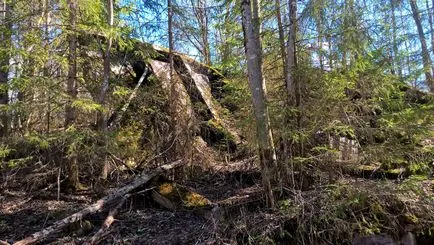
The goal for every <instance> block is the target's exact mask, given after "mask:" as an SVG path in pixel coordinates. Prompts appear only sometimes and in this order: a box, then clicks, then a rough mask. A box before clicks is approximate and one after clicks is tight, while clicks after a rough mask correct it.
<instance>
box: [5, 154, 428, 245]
mask: <svg viewBox="0 0 434 245" xmlns="http://www.w3.org/2000/svg"><path fill="white" fill-rule="evenodd" d="M249 161H250V162H251V161H254V158H250V159H247V160H244V161H238V162H229V163H221V164H220V165H216V166H214V167H213V168H212V169H210V170H209V171H208V172H202V173H201V174H200V175H199V176H196V177H194V178H191V179H190V180H185V181H183V182H182V184H183V185H184V186H187V187H188V188H189V189H191V190H192V191H194V192H197V193H199V194H201V195H203V196H205V197H206V198H208V199H209V200H210V201H211V202H213V203H222V202H226V201H227V200H231V202H232V201H233V202H232V204H231V205H228V206H226V207H225V209H224V210H223V211H222V212H223V214H221V215H220V216H218V217H217V218H216V216H213V215H210V213H209V212H201V211H195V210H189V211H186V210H183V211H170V210H167V209H165V208H163V207H161V206H159V205H158V204H156V203H153V202H149V200H146V199H147V198H149V195H146V194H144V195H143V196H141V195H138V196H135V197H133V198H131V199H130V200H129V201H128V202H127V203H126V204H125V205H124V206H123V208H122V210H121V212H119V214H118V215H116V217H115V219H116V220H115V222H114V223H113V225H112V226H111V227H110V228H109V230H108V231H107V232H105V233H104V235H103V239H102V240H101V241H102V242H101V244H268V243H271V242H270V241H271V240H269V239H273V240H274V242H275V243H277V244H297V242H290V241H291V239H296V238H297V239H298V238H300V234H301V233H302V232H305V233H306V234H301V236H302V237H306V239H308V240H307V241H309V239H312V241H317V240H316V239H323V237H321V235H315V234H313V233H312V234H310V233H309V231H306V230H305V229H307V228H309V229H317V230H318V231H319V232H324V233H327V230H329V229H330V228H332V227H333V228H332V230H333V229H335V230H333V231H332V232H330V234H329V235H327V237H328V238H327V239H330V240H329V241H336V239H343V238H344V237H354V236H355V234H352V233H351V232H352V231H351V229H353V230H358V232H365V233H368V234H369V233H380V232H381V233H382V232H384V231H385V230H386V231H387V229H389V232H388V233H389V234H390V233H392V235H393V236H394V238H396V239H399V237H400V236H401V234H403V233H404V232H406V231H412V232H415V231H421V230H423V231H425V229H426V227H430V226H431V229H433V228H434V218H433V217H434V215H432V213H433V212H434V211H433V208H432V207H433V200H434V199H432V197H433V196H434V193H433V188H434V182H433V180H431V179H423V180H419V181H417V183H416V184H414V182H411V183H410V182H409V183H406V182H405V181H404V182H402V181H400V182H398V181H395V180H378V179H366V178H360V177H356V176H350V175H340V176H339V177H337V178H334V180H333V183H330V182H329V180H324V179H323V180H321V177H318V176H317V177H316V179H315V180H314V181H312V182H311V183H310V186H307V187H303V188H302V189H300V190H295V189H294V190H288V192H289V193H291V194H289V195H288V194H286V195H283V196H281V197H280V201H279V203H278V205H279V206H278V209H277V210H273V211H272V210H269V209H267V208H266V207H265V205H264V203H263V200H264V198H263V197H262V196H261V195H262V192H261V188H260V186H259V183H260V172H259V170H258V169H256V168H255V167H247V166H253V164H251V163H248V162H249ZM3 176H5V174H3ZM23 179H24V178H23ZM403 183H404V184H405V185H403ZM332 186H334V187H332ZM336 186H340V187H339V188H336ZM17 187H19V185H15V188H5V189H4V190H2V191H1V192H0V240H3V241H8V242H9V243H13V242H14V241H17V240H20V239H22V238H24V237H26V236H28V235H30V234H32V233H34V232H37V231H40V230H41V229H43V228H44V227H47V226H49V225H51V224H53V223H54V222H55V221H58V220H60V219H62V218H64V217H67V216H68V215H70V214H73V213H75V212H77V211H80V210H81V209H83V208H85V207H86V206H88V205H90V204H91V203H92V202H94V201H96V200H97V199H98V197H100V196H98V195H96V194H95V193H93V192H90V191H87V192H86V191H84V192H82V193H75V194H73V195H70V194H61V195H60V196H59V197H60V199H59V200H57V198H58V196H57V195H58V194H57V190H56V188H51V189H48V190H46V191H43V192H41V191H39V192H37V194H35V192H29V193H26V192H22V191H19V190H20V188H17ZM405 188H409V189H417V193H419V194H415V193H416V192H413V191H411V193H410V192H408V191H407V190H408V189H405ZM330 190H333V193H332V194H330V193H331V191H330ZM420 193H423V194H420ZM363 195H366V196H363ZM234 200H235V201H234ZM238 200H241V201H238ZM341 209H342V210H341ZM342 212H343V213H345V215H346V214H347V213H350V214H351V217H354V219H353V218H349V220H342V219H343V218H342V217H339V215H342ZM383 214H384V217H383V216H382V215H383ZM106 215H107V213H98V214H95V215H91V216H90V217H86V219H85V220H83V221H82V222H80V224H76V226H78V227H70V228H68V229H66V230H63V231H62V233H61V234H57V235H56V237H53V238H52V239H50V240H47V241H44V244H83V243H85V242H86V241H88V240H89V239H90V238H91V237H92V236H93V234H94V233H95V232H96V231H98V230H99V228H100V227H101V223H102V222H103V220H104V219H105V217H106ZM350 219H351V220H350ZM318 220H321V222H323V223H321V224H317V222H318ZM378 220H380V221H378ZM329 226H331V227H329ZM354 226H361V227H359V228H362V227H363V229H368V228H369V229H372V230H370V231H369V230H368V231H367V230H361V229H359V228H354ZM321 229H323V230H321ZM292 232H294V233H293V234H291V233H292ZM345 232H348V234H347V233H345ZM341 233H345V234H341ZM394 233H396V234H394ZM420 234H421V235H420V236H419V237H420V239H419V243H418V244H432V243H430V242H433V241H434V240H432V238H430V237H431V235H429V238H428V239H427V233H426V232H423V233H420ZM339 236H342V237H339ZM303 239H304V238H303ZM292 241H295V240H292ZM349 241H350V240H342V243H348V242H349ZM426 241H427V242H426ZM326 243H327V242H326V240H323V241H322V242H318V244H326ZM307 244H309V243H307Z"/></svg>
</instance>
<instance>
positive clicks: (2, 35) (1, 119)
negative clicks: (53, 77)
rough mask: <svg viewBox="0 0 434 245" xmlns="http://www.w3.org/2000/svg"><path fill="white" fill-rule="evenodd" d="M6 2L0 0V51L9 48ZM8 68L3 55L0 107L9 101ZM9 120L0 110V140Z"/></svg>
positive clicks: (4, 134)
mask: <svg viewBox="0 0 434 245" xmlns="http://www.w3.org/2000/svg"><path fill="white" fill-rule="evenodd" d="M6 2H7V0H2V1H1V2H0V4H1V6H0V26H2V27H1V28H2V29H3V30H0V49H9V48H11V33H10V31H11V28H10V27H11V23H10V22H9V21H8V15H9V13H8V12H9V6H8V5H7V3H6ZM8 67H9V56H8V55H4V56H2V57H0V86H1V87H2V88H0V91H1V92H0V105H7V104H8V101H9V96H8V89H7V87H8V71H9V69H8ZM8 125H9V118H8V115H7V111H6V110H5V108H1V111H0V138H1V137H5V136H6V135H7V131H8V127H9V126H8Z"/></svg>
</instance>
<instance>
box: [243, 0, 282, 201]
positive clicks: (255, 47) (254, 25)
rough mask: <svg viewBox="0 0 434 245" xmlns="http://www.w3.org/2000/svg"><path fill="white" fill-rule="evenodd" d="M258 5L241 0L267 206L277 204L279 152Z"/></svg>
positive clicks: (255, 2)
mask: <svg viewBox="0 0 434 245" xmlns="http://www.w3.org/2000/svg"><path fill="white" fill-rule="evenodd" d="M255 5H256V6H255ZM257 5H258V2H257V0H252V1H250V0H243V1H241V11H242V22H243V33H244V48H245V52H246V58H247V70H248V77H249V85H250V91H251V93H252V100H253V108H254V112H255V118H256V130H257V140H258V148H259V157H260V161H261V171H262V183H263V185H264V189H265V194H266V197H267V203H268V206H269V207H274V197H273V191H272V186H271V182H272V178H273V173H274V171H275V169H276V153H275V149H274V144H273V136H272V133H271V128H270V119H269V114H268V107H267V98H266V93H265V91H266V89H265V82H264V77H263V74H262V47H261V42H260V37H259V27H260V21H259V19H258V18H257V17H258V16H259V14H258V13H252V9H253V11H258V7H257ZM253 17H256V18H253ZM274 181H275V180H274Z"/></svg>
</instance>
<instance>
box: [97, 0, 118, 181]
mask: <svg viewBox="0 0 434 245" xmlns="http://www.w3.org/2000/svg"><path fill="white" fill-rule="evenodd" d="M107 19H108V25H109V28H110V32H111V28H112V27H113V23H114V14H113V0H107ZM111 35H112V34H111V33H109V35H108V38H107V44H106V50H105V52H104V67H103V69H104V70H103V79H102V84H101V90H100V94H99V98H98V103H99V104H100V105H102V107H103V108H104V105H105V102H106V101H105V100H106V97H107V91H108V89H109V80H110V61H111V58H110V50H111V48H112V43H113V38H112V36H111ZM97 124H98V129H99V130H100V132H102V133H103V134H105V133H107V129H108V125H107V113H106V112H105V111H104V110H100V111H98V122H97ZM103 137H104V138H103V146H104V147H107V139H105V135H103ZM103 151H105V149H104V150H103ZM101 157H102V162H103V166H102V171H101V179H102V180H106V179H107V177H108V172H109V171H110V165H109V162H108V161H107V153H106V152H102V156H101Z"/></svg>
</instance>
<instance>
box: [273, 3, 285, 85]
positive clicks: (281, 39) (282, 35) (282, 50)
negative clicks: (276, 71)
mask: <svg viewBox="0 0 434 245" xmlns="http://www.w3.org/2000/svg"><path fill="white" fill-rule="evenodd" d="M280 1H281V0H275V1H274V4H275V8H276V10H275V11H276V18H277V27H278V30H279V44H280V55H281V57H282V63H283V76H284V80H285V84H288V81H286V80H287V79H288V62H287V58H288V57H287V55H286V48H285V32H284V29H283V21H282V13H281V11H280V8H281V4H280Z"/></svg>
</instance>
